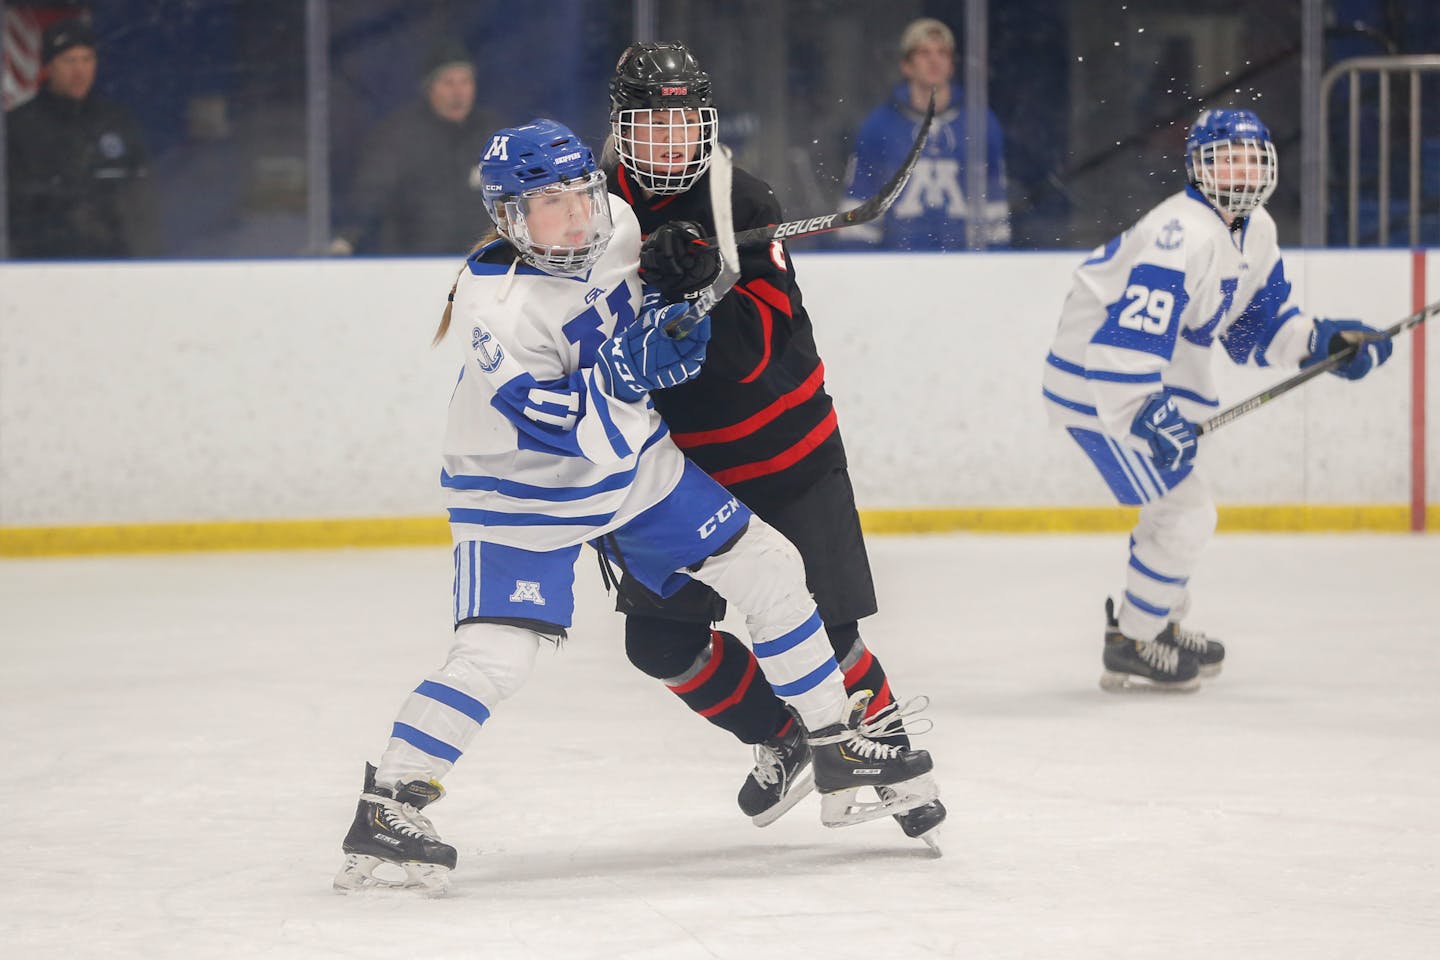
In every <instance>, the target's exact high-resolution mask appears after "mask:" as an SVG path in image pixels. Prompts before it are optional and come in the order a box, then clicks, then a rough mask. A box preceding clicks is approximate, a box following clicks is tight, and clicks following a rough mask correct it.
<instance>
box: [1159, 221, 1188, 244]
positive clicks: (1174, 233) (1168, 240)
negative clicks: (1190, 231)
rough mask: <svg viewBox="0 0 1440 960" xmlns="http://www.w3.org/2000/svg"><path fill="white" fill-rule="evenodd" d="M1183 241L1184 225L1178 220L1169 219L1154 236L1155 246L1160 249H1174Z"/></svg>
mask: <svg viewBox="0 0 1440 960" xmlns="http://www.w3.org/2000/svg"><path fill="white" fill-rule="evenodd" d="M1184 242H1185V227H1184V225H1183V224H1181V223H1180V221H1179V220H1171V221H1170V222H1169V223H1167V224H1165V226H1163V227H1161V228H1160V233H1159V235H1158V236H1156V237H1155V246H1157V247H1159V248H1160V249H1161V250H1174V249H1175V248H1176V247H1178V246H1180V244H1182V243H1184Z"/></svg>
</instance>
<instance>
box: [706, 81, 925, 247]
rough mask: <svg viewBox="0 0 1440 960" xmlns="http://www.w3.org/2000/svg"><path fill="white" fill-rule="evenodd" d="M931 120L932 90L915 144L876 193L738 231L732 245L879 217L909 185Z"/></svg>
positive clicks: (806, 233) (810, 233)
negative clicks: (844, 206) (843, 206)
mask: <svg viewBox="0 0 1440 960" xmlns="http://www.w3.org/2000/svg"><path fill="white" fill-rule="evenodd" d="M934 121H935V91H934V90H933V89H932V90H931V91H930V104H929V105H928V106H927V107H926V108H925V117H924V119H923V120H921V121H920V132H919V133H917V134H916V135H915V142H914V143H912V144H911V145H910V152H909V153H907V154H905V160H904V162H902V163H901V164H900V169H899V170H896V171H895V175H894V176H893V177H891V178H890V180H889V181H888V182H887V183H886V184H885V186H883V187H881V188H880V192H879V193H877V194H875V195H874V196H873V197H871V198H870V199H868V200H866V201H865V202H864V203H862V204H860V205H859V206H857V207H854V208H852V209H850V210H846V211H844V212H843V213H830V214H826V215H825V216H823V217H810V218H808V219H805V220H787V221H785V222H784V223H772V224H770V225H769V226H768V227H755V228H754V229H752V230H742V231H741V232H740V233H737V234H736V235H735V242H736V244H738V245H740V246H743V247H749V246H758V245H759V244H762V243H769V242H770V241H771V240H798V239H800V238H801V237H813V236H816V235H818V234H821V233H829V232H830V231H831V230H839V229H841V228H843V227H854V226H858V225H859V224H862V223H869V222H870V221H871V220H874V219H876V218H877V217H879V216H881V215H883V214H884V213H885V211H886V210H889V209H890V205H891V204H892V203H894V202H895V198H896V197H898V196H900V191H901V190H904V189H905V184H906V183H908V182H909V180H910V174H911V172H913V171H914V169H915V161H916V160H918V159H920V151H921V150H923V149H925V141H926V140H928V139H929V137H930V126H931V124H933V123H934ZM715 229H716V231H717V233H718V231H719V229H720V225H719V224H718V223H717V224H716V225H715Z"/></svg>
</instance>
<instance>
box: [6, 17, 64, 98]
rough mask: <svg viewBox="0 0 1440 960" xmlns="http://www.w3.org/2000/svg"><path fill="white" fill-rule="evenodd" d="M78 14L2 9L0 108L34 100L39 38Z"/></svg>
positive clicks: (37, 87)
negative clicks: (2, 62)
mask: <svg viewBox="0 0 1440 960" xmlns="http://www.w3.org/2000/svg"><path fill="white" fill-rule="evenodd" d="M80 12H81V11H79V10H77V9H76V8H75V7H74V6H73V5H70V6H64V7H17V6H10V5H7V6H6V7H5V43H4V53H5V57H4V60H5V71H4V74H3V75H0V104H3V106H4V108H5V109H6V110H9V109H10V108H11V107H18V106H19V105H20V104H22V103H24V102H25V101H26V100H29V99H30V98H31V97H33V96H35V91H36V90H38V89H39V88H40V36H41V34H42V33H44V32H45V28H46V27H48V26H49V25H50V24H52V23H54V22H55V21H56V20H67V19H69V18H71V17H74V16H76V15H77V14H78V13H80Z"/></svg>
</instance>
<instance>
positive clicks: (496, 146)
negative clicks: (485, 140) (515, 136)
mask: <svg viewBox="0 0 1440 960" xmlns="http://www.w3.org/2000/svg"><path fill="white" fill-rule="evenodd" d="M480 159H481V160H496V159H499V160H509V159H510V137H509V136H508V135H507V136H503V137H492V138H491V139H490V146H488V147H486V148H485V156H483V157H481V158H480Z"/></svg>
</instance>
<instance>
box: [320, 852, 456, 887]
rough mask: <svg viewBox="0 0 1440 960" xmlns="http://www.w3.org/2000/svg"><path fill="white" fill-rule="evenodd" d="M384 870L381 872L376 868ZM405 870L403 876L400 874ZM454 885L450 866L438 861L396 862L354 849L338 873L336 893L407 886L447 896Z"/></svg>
mask: <svg viewBox="0 0 1440 960" xmlns="http://www.w3.org/2000/svg"><path fill="white" fill-rule="evenodd" d="M377 870H379V871H380V873H379V874H378V875H377V874H376V871H377ZM402 872H403V874H404V876H403V877H401V876H399V875H397V874H399V873H402ZM449 886H450V870H449V868H447V867H442V866H440V865H438V864H434V863H414V862H409V863H392V862H390V861H387V860H381V859H380V858H379V857H372V856H368V855H366V854H363V853H351V854H347V855H346V857H345V864H344V865H343V866H342V867H341V868H340V872H339V873H337V874H335V883H334V887H335V892H336V893H346V894H349V893H365V892H368V891H371V890H404V891H409V892H413V893H416V894H418V895H420V896H425V897H439V896H443V895H444V893H445V891H446V890H447V889H449Z"/></svg>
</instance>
